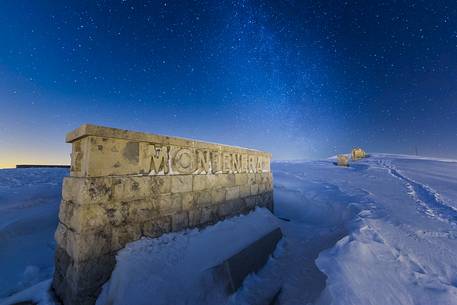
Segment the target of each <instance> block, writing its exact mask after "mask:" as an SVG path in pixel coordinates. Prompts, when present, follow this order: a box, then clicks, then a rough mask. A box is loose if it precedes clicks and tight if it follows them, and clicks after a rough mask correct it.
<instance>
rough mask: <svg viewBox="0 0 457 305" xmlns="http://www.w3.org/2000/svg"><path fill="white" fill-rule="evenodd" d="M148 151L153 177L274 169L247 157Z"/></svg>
mask: <svg viewBox="0 0 457 305" xmlns="http://www.w3.org/2000/svg"><path fill="white" fill-rule="evenodd" d="M147 151H148V154H147V156H146V158H147V159H148V162H147V164H150V167H149V168H147V169H146V171H147V172H148V173H149V175H168V174H217V173H261V172H266V171H269V168H270V166H269V164H268V163H269V159H268V158H266V157H263V156H261V155H254V154H252V155H251V154H247V153H246V154H243V153H236V152H227V151H223V152H220V151H210V150H207V149H193V148H186V147H174V146H166V145H165V146H163V145H154V144H150V145H149V146H148V150H147Z"/></svg>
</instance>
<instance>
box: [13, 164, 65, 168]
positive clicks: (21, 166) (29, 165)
mask: <svg viewBox="0 0 457 305" xmlns="http://www.w3.org/2000/svg"><path fill="white" fill-rule="evenodd" d="M16 168H70V165H52V164H17V165H16Z"/></svg>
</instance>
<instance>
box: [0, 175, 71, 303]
mask: <svg viewBox="0 0 457 305" xmlns="http://www.w3.org/2000/svg"><path fill="white" fill-rule="evenodd" d="M66 175H68V170H67V169H2V170H0V299H1V298H2V297H6V296H8V295H11V294H12V293H15V292H17V291H20V290H23V289H25V288H28V287H30V286H32V285H34V284H36V283H38V282H40V281H43V280H45V279H49V278H50V277H51V276H52V272H53V265H54V248H55V245H54V232H55V229H56V227H57V214H58V210H59V204H60V199H61V192H62V180H63V177H64V176H66Z"/></svg>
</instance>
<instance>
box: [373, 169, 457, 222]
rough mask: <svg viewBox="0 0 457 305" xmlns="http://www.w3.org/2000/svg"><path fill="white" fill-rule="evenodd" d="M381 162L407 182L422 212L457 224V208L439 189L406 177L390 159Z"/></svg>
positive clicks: (398, 177)
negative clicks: (446, 200)
mask: <svg viewBox="0 0 457 305" xmlns="http://www.w3.org/2000/svg"><path fill="white" fill-rule="evenodd" d="M380 164H381V165H382V166H384V167H385V168H386V169H387V170H388V171H389V173H390V174H391V175H392V176H394V177H395V178H397V179H400V180H401V181H403V182H404V183H405V185H406V187H407V188H408V190H409V192H408V194H409V195H410V196H411V197H412V198H413V199H414V200H415V201H416V202H417V203H418V204H419V205H420V206H421V209H420V210H422V212H424V213H425V214H427V215H429V216H431V217H436V218H437V219H439V220H441V221H446V222H449V223H451V224H454V225H457V210H456V209H455V208H454V207H452V206H450V205H449V204H447V203H446V202H445V201H444V200H443V199H442V198H441V196H440V194H439V193H438V192H437V191H435V190H434V189H433V188H431V187H430V186H428V185H426V184H423V183H420V182H417V181H415V180H413V179H411V178H408V177H406V176H405V175H404V174H403V173H402V172H401V170H399V169H397V168H396V167H395V166H393V165H392V164H391V162H389V161H385V160H382V161H380Z"/></svg>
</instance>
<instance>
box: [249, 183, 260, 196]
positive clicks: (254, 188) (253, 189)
mask: <svg viewBox="0 0 457 305" xmlns="http://www.w3.org/2000/svg"><path fill="white" fill-rule="evenodd" d="M258 193H259V185H258V184H252V185H251V195H257V194H258Z"/></svg>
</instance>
